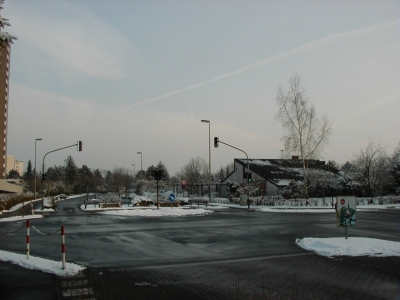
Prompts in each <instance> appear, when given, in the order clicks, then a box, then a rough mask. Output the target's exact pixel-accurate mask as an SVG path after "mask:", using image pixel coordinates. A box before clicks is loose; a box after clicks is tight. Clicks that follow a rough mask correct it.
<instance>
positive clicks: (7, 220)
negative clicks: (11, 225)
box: [0, 215, 43, 222]
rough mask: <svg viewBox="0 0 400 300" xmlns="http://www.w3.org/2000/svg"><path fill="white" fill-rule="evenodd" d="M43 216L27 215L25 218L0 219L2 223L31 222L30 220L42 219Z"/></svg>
mask: <svg viewBox="0 0 400 300" xmlns="http://www.w3.org/2000/svg"><path fill="white" fill-rule="evenodd" d="M41 218H43V215H25V216H24V217H23V216H14V217H9V218H0V222H14V221H21V220H28V219H29V220H30V219H41Z"/></svg>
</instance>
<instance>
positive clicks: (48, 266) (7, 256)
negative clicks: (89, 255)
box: [0, 250, 86, 277]
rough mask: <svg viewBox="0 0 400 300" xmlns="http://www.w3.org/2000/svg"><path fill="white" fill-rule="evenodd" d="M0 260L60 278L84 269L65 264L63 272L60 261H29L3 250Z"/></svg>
mask: <svg viewBox="0 0 400 300" xmlns="http://www.w3.org/2000/svg"><path fill="white" fill-rule="evenodd" d="M0 260H1V261H6V262H10V263H12V264H15V265H18V266H21V267H23V268H26V269H30V270H40V271H43V272H45V273H50V274H55V275H57V276H62V277H67V276H74V275H76V274H78V273H79V272H80V271H82V270H84V269H86V268H85V267H82V266H79V265H76V264H73V263H66V264H65V269H64V270H63V269H62V264H61V261H54V260H49V259H44V258H40V257H35V256H29V259H27V258H26V255H22V254H16V253H12V252H8V251H3V250H0Z"/></svg>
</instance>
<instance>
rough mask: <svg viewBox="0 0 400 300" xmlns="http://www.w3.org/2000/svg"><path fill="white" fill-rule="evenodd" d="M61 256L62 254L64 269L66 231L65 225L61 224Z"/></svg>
mask: <svg viewBox="0 0 400 300" xmlns="http://www.w3.org/2000/svg"><path fill="white" fill-rule="evenodd" d="M61 256H62V269H63V270H64V269H65V231H64V226H61Z"/></svg>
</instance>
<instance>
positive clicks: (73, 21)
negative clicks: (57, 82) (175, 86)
mask: <svg viewBox="0 0 400 300" xmlns="http://www.w3.org/2000/svg"><path fill="white" fill-rule="evenodd" d="M14 5H16V7H14V8H13V9H12V12H13V15H11V16H10V18H12V20H13V32H15V35H17V36H19V37H20V40H19V42H24V43H25V42H26V43H29V44H30V47H35V48H36V49H39V50H40V51H41V52H43V53H46V54H47V55H49V56H50V57H51V58H53V59H55V60H56V61H57V62H58V63H60V64H61V65H62V66H63V69H64V72H65V69H69V70H72V71H75V75H76V72H78V73H79V74H84V75H86V76H90V77H97V78H108V79H120V78H123V77H125V76H127V74H128V72H127V68H126V64H127V61H130V60H132V57H134V56H135V53H137V50H136V49H135V47H134V45H133V43H132V42H131V41H130V40H129V38H128V37H126V36H124V35H123V34H121V33H120V32H119V31H118V30H116V29H115V28H114V27H113V26H111V25H109V24H107V23H106V22H104V21H103V20H102V19H101V18H99V17H98V16H96V15H95V14H93V13H92V12H90V11H88V10H86V9H84V8H83V7H81V6H80V5H78V4H77V5H69V6H67V7H66V12H65V15H67V16H68V18H66V17H64V18H60V17H55V16H52V15H48V14H46V13H44V12H39V11H37V10H32V9H30V8H28V7H25V6H23V5H21V4H18V3H17V4H15V3H14ZM115 45H118V47H116V46H115Z"/></svg>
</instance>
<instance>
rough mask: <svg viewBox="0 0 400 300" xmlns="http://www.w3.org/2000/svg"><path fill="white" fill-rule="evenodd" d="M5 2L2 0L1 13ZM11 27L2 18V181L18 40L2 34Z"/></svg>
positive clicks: (7, 34) (0, 67)
mask: <svg viewBox="0 0 400 300" xmlns="http://www.w3.org/2000/svg"><path fill="white" fill-rule="evenodd" d="M3 3H4V0H0V11H1V10H2V9H3ZM6 25H7V26H10V23H9V22H8V19H4V18H2V17H1V16H0V152H1V153H0V179H4V178H5V177H6V170H7V166H6V164H7V116H8V95H9V77H10V52H11V44H12V43H13V40H16V39H17V38H16V37H15V36H12V35H11V34H9V33H7V32H2V29H3V28H4V26H6Z"/></svg>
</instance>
